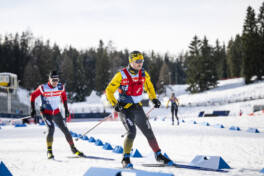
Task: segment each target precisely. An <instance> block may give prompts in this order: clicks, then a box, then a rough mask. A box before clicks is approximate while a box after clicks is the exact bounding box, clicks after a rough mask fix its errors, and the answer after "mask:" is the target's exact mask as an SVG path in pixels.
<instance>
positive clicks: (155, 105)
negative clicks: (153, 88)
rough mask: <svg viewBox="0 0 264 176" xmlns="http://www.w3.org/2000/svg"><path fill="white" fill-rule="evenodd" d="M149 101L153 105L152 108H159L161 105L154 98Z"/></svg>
mask: <svg viewBox="0 0 264 176" xmlns="http://www.w3.org/2000/svg"><path fill="white" fill-rule="evenodd" d="M151 101H152V103H153V104H154V108H159V107H160V104H161V103H160V101H159V100H158V99H156V98H154V99H152V100H151Z"/></svg>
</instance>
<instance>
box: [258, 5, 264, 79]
mask: <svg viewBox="0 0 264 176" xmlns="http://www.w3.org/2000/svg"><path fill="white" fill-rule="evenodd" d="M257 22H258V26H259V28H258V35H259V46H258V53H259V58H258V66H259V70H260V72H261V73H260V75H261V76H263V75H264V2H263V3H262V6H261V7H260V9H259V15H258V19H257Z"/></svg>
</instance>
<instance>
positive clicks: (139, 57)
mask: <svg viewBox="0 0 264 176" xmlns="http://www.w3.org/2000/svg"><path fill="white" fill-rule="evenodd" d="M138 59H144V57H143V55H142V54H141V53H135V54H131V55H130V56H129V62H133V61H135V60H138Z"/></svg>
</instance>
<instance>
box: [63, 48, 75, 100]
mask: <svg viewBox="0 0 264 176" xmlns="http://www.w3.org/2000/svg"><path fill="white" fill-rule="evenodd" d="M73 62H74V61H73V59H72V58H71V56H70V54H69V51H68V50H66V49H65V50H64V51H63V53H62V56H61V59H60V82H61V83H63V84H64V86H65V88H66V91H67V93H68V94H67V96H68V99H69V100H73V96H74V94H75V79H76V77H75V67H74V63H73Z"/></svg>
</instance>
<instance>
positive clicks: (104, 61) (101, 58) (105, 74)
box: [95, 40, 110, 95]
mask: <svg viewBox="0 0 264 176" xmlns="http://www.w3.org/2000/svg"><path fill="white" fill-rule="evenodd" d="M109 70H110V67H109V61H108V57H107V52H106V49H105V48H104V43H103V41H102V40H100V42H99V47H98V49H97V55H96V76H95V90H96V92H97V94H98V95H101V94H103V91H104V90H105V88H106V87H107V84H108V83H109V81H110V80H109Z"/></svg>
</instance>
